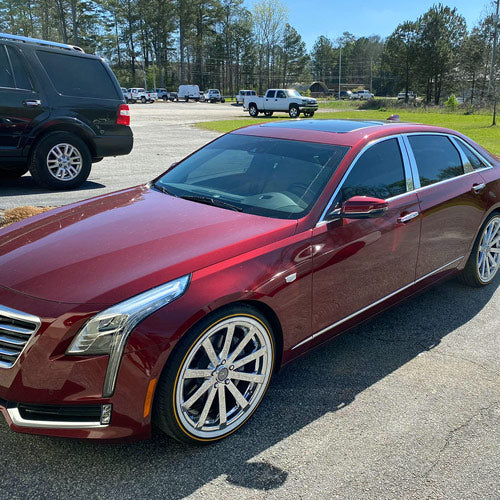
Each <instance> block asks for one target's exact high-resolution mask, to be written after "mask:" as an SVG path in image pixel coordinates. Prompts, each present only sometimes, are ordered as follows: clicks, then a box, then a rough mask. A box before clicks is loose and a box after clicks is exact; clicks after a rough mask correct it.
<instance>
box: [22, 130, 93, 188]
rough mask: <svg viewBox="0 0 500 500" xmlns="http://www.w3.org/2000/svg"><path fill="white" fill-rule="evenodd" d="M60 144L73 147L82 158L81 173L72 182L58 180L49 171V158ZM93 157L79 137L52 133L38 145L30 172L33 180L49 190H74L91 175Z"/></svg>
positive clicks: (63, 133) (65, 133) (64, 133)
mask: <svg viewBox="0 0 500 500" xmlns="http://www.w3.org/2000/svg"><path fill="white" fill-rule="evenodd" d="M58 144H69V145H71V146H73V147H74V148H75V149H76V150H77V151H78V153H79V154H80V156H81V169H80V172H79V173H78V174H77V175H76V176H75V177H74V178H72V179H70V180H60V179H57V178H56V177H55V176H54V175H52V173H51V172H50V170H49V167H48V165H47V156H48V154H49V152H50V151H51V150H52V148H54V147H55V146H57V145H58ZM91 168H92V157H91V155H90V151H89V148H88V147H87V145H86V144H85V142H84V141H83V140H82V139H80V138H79V137H78V136H76V135H74V134H71V133H69V132H51V133H49V134H47V135H46V136H44V137H42V139H41V140H40V141H39V142H38V143H37V145H36V146H35V149H34V150H33V153H32V155H31V162H30V165H29V170H30V173H31V176H32V177H33V180H34V181H35V182H36V183H37V184H39V185H40V186H43V187H46V188H49V189H57V190H59V189H61V190H65V189H73V188H76V187H78V186H80V185H82V184H83V183H84V182H85V181H86V180H87V178H88V176H89V174H90V169H91Z"/></svg>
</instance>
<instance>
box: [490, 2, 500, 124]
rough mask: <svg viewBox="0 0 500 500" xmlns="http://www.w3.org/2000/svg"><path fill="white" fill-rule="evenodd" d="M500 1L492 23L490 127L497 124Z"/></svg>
mask: <svg viewBox="0 0 500 500" xmlns="http://www.w3.org/2000/svg"><path fill="white" fill-rule="evenodd" d="M499 5H500V0H496V12H495V17H494V18H493V22H494V23H495V29H494V31H493V50H492V51H491V68H490V81H489V82H488V93H489V94H490V95H491V92H492V91H493V121H492V123H491V125H496V124H497V85H496V61H497V59H496V58H497V38H498V7H499Z"/></svg>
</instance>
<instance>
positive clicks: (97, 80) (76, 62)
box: [37, 50, 121, 100]
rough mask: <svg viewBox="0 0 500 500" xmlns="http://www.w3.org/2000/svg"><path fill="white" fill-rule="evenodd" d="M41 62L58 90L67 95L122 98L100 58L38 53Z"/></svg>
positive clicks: (39, 51) (40, 51)
mask: <svg viewBox="0 0 500 500" xmlns="http://www.w3.org/2000/svg"><path fill="white" fill-rule="evenodd" d="M37 54H38V59H40V62H41V63H42V66H43V67H44V68H45V70H46V71H47V74H48V75H49V78H50V80H51V81H52V84H53V85H54V87H55V89H56V90H57V91H58V92H59V93H60V94H63V95H67V96H73V97H91V98H92V97H93V98H98V99H120V100H121V97H120V96H118V93H117V90H116V88H115V86H114V84H113V80H112V79H111V77H110V75H109V73H108V72H107V71H106V68H105V67H104V65H103V63H102V62H101V61H100V60H99V59H90V58H87V57H81V56H73V55H67V54H59V53H56V52H46V51H43V50H38V51H37Z"/></svg>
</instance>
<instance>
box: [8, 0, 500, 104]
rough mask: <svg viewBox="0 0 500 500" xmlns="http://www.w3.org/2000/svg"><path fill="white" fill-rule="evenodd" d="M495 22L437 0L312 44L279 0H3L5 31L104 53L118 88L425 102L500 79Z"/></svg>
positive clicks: (484, 91) (478, 92)
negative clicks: (324, 93) (400, 19)
mask: <svg viewBox="0 0 500 500" xmlns="http://www.w3.org/2000/svg"><path fill="white" fill-rule="evenodd" d="M495 1H496V0H495ZM495 23H498V16H495V15H494V14H486V15H485V16H484V17H483V19H481V20H480V21H479V23H478V24H477V25H476V26H473V27H472V28H470V29H468V28H467V25H466V22H465V19H464V18H463V17H462V16H461V15H460V14H459V13H458V11H457V9H455V8H451V7H448V6H445V5H442V4H436V5H434V6H433V7H431V8H430V9H429V10H428V11H427V12H425V13H424V14H422V15H421V16H420V17H419V18H418V19H417V20H412V21H407V22H404V23H402V24H400V25H399V26H397V27H396V29H395V30H394V32H393V33H392V34H391V35H390V36H389V37H387V39H385V40H384V39H382V38H381V37H380V36H378V35H373V36H370V37H356V36H355V35H353V34H351V33H348V32H344V33H342V34H341V35H340V36H339V37H337V38H335V39H331V38H328V37H326V36H324V35H322V36H319V37H318V39H317V40H316V42H315V44H314V46H313V48H312V50H310V51H307V48H306V45H305V43H304V41H303V39H302V37H301V35H300V33H299V32H298V31H297V30H296V29H295V28H294V27H293V26H291V25H290V23H289V22H288V9H287V7H286V6H285V4H283V3H282V2H281V1H280V0H261V1H260V2H258V3H256V4H255V5H254V7H253V8H252V10H250V9H248V8H247V7H246V6H245V4H244V0H99V1H95V0H0V30H1V31H5V32H9V33H13V34H17V35H23V36H31V37H37V38H44V39H48V40H54V41H60V42H63V43H69V44H73V45H78V46H81V47H82V48H83V49H84V50H85V51H86V52H89V53H95V54H98V55H100V56H102V57H104V58H105V59H106V60H107V61H108V63H109V64H110V65H111V67H112V68H113V70H114V71H115V73H116V75H117V77H118V79H119V81H120V84H121V85H122V86H125V87H130V86H143V85H146V86H147V87H152V86H153V85H156V86H158V87H167V88H169V89H171V90H173V89H175V88H176V87H177V86H178V85H179V84H181V83H193V84H198V85H199V86H200V88H208V87H217V88H220V89H221V90H222V92H223V93H225V94H229V95H231V94H235V93H236V92H237V91H238V89H240V88H250V89H255V90H257V91H258V92H259V93H262V92H263V91H265V89H266V88H268V87H275V86H279V87H289V86H295V85H299V84H301V85H304V86H308V85H309V84H310V83H311V82H313V81H321V82H323V83H324V84H325V87H326V88H328V89H335V90H338V87H339V82H340V85H341V88H342V89H344V90H347V89H353V88H367V89H370V90H372V91H373V92H374V93H375V94H377V95H394V94H395V93H398V92H400V91H404V92H406V93H407V92H409V91H414V92H418V93H419V94H421V95H422V96H423V97H424V100H425V102H427V103H439V102H440V101H442V99H443V97H444V96H446V95H447V94H449V93H450V92H455V93H457V94H459V95H463V96H464V97H465V98H466V99H467V100H470V102H471V103H474V102H480V101H482V100H484V99H486V98H488V96H491V85H492V81H491V80H492V79H493V80H494V79H495V78H496V71H495V72H492V71H491V70H492V58H491V54H492V47H493V45H494V37H495V36H496V35H495V33H496V31H495ZM496 59H498V57H496ZM496 67H497V68H498V65H496Z"/></svg>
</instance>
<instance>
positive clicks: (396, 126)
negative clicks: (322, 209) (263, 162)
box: [232, 119, 464, 146]
mask: <svg viewBox="0 0 500 500" xmlns="http://www.w3.org/2000/svg"><path fill="white" fill-rule="evenodd" d="M411 132H438V133H447V134H455V135H458V136H460V137H464V136H462V134H459V133H458V132H455V131H453V130H450V129H446V128H441V127H434V126H430V125H423V124H419V123H404V122H397V121H388V120H340V119H336V120H322V119H312V120H300V119H299V120H286V121H274V122H267V123H261V124H257V125H250V126H247V127H243V128H240V129H237V130H234V131H233V132H232V133H233V134H241V135H251V136H259V137H272V138H275V139H291V140H297V141H305V142H318V143H323V144H336V145H341V146H354V145H356V144H358V143H360V142H363V143H367V142H370V141H371V140H374V139H378V138H381V137H384V136H391V135H396V134H401V133H411Z"/></svg>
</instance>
